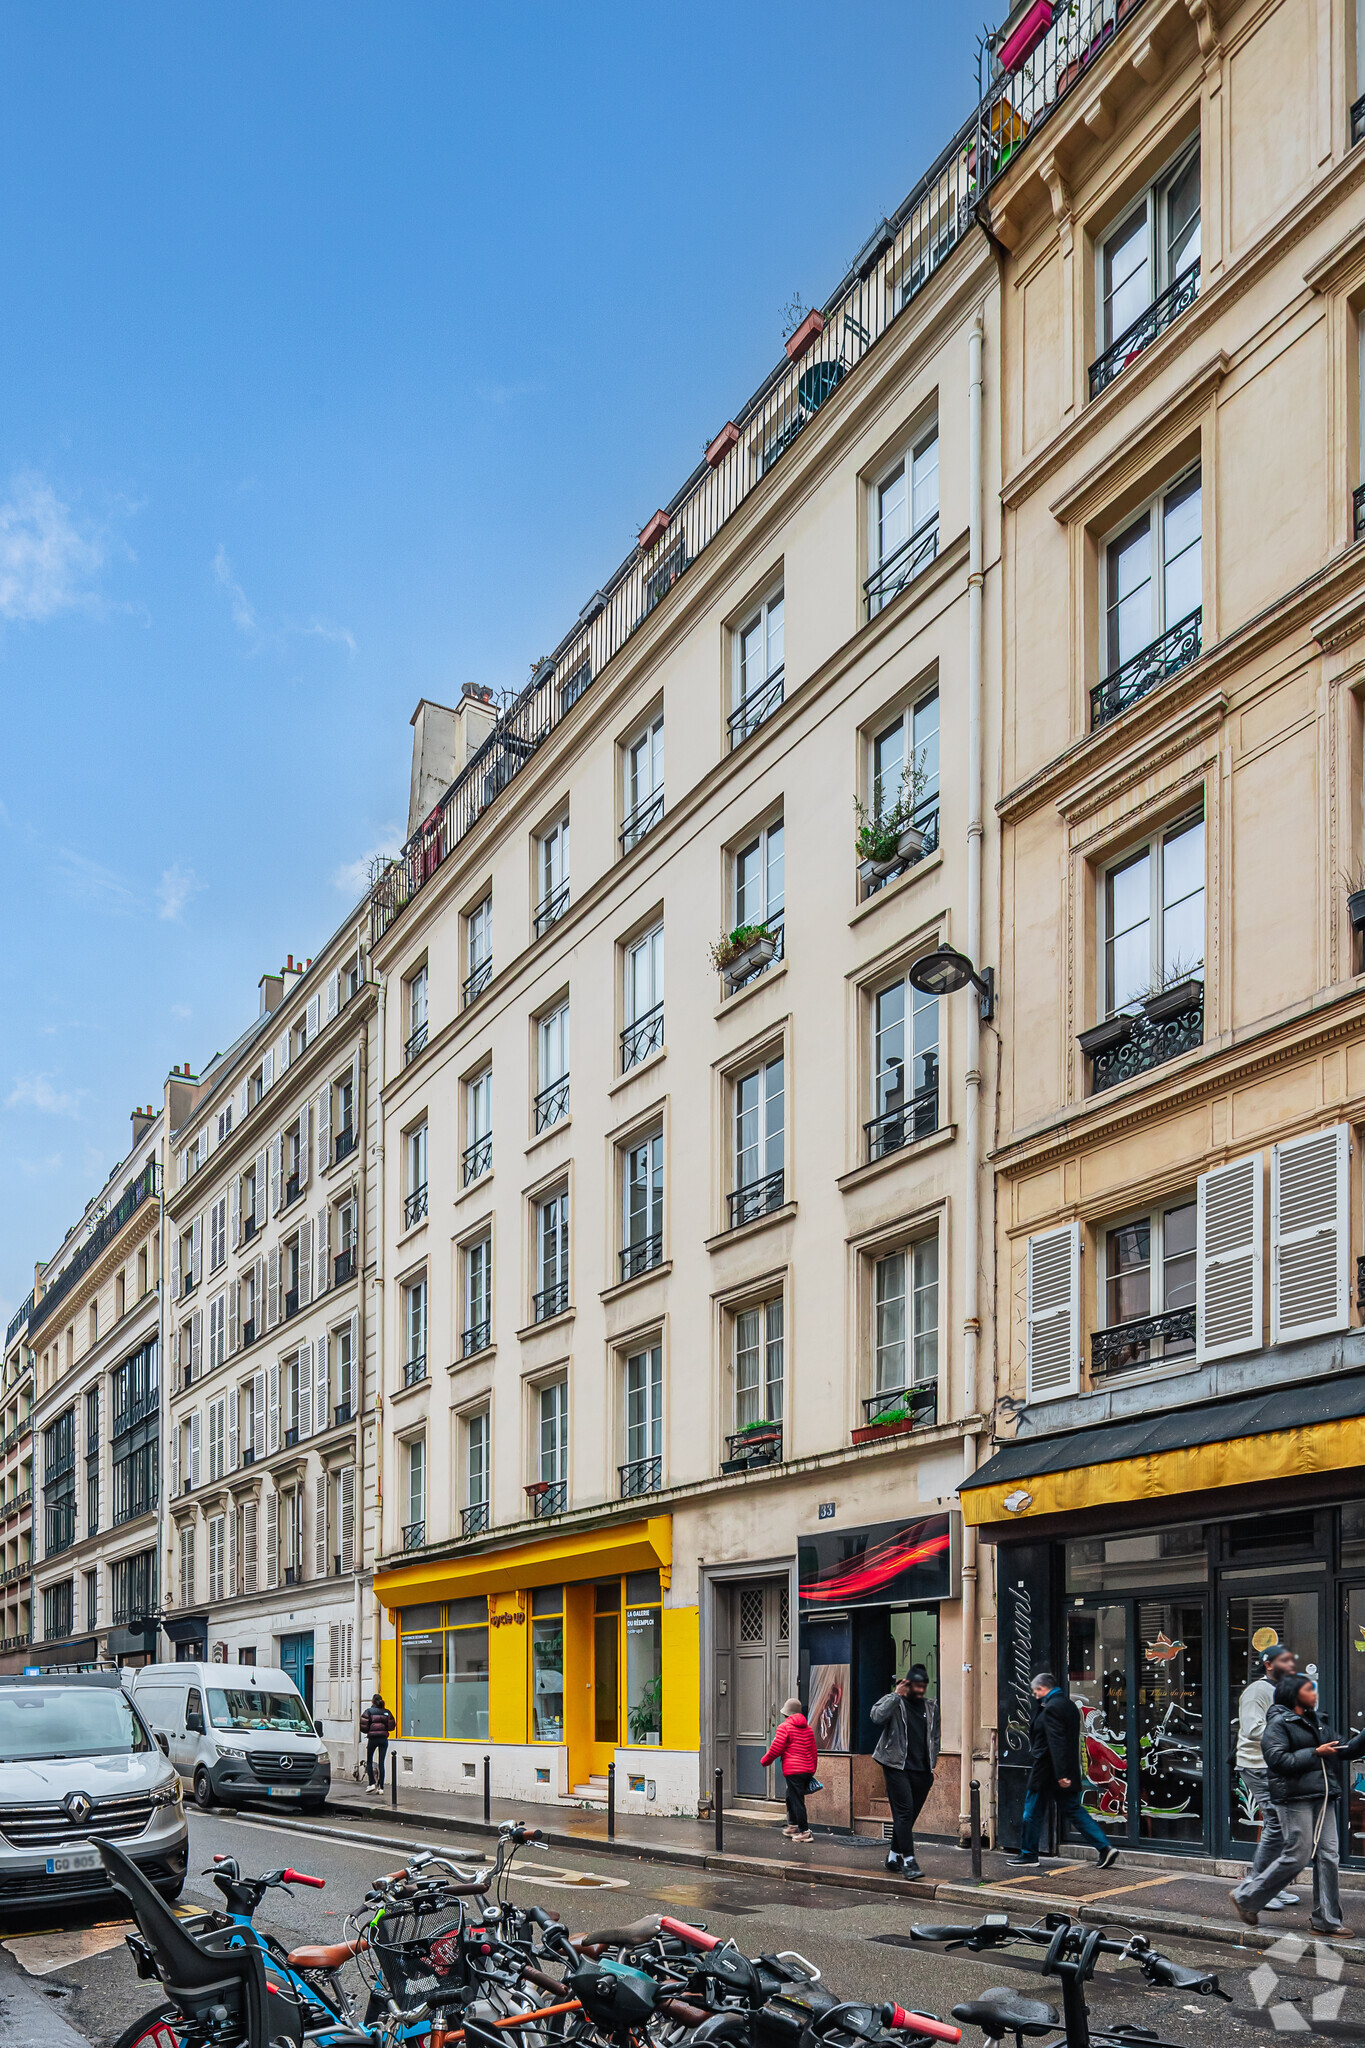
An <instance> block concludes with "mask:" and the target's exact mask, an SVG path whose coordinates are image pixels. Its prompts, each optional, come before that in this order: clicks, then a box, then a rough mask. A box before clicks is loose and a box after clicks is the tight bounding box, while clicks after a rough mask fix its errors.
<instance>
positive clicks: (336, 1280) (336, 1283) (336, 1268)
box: [332, 1245, 355, 1287]
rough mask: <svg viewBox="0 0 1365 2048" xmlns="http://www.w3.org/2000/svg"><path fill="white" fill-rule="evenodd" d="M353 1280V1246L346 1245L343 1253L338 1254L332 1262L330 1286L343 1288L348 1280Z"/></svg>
mask: <svg viewBox="0 0 1365 2048" xmlns="http://www.w3.org/2000/svg"><path fill="white" fill-rule="evenodd" d="M354 1279H355V1246H354V1245H348V1246H347V1247H346V1250H345V1251H344V1252H338V1253H337V1255H336V1257H335V1258H334V1259H333V1260H332V1285H333V1287H344V1286H345V1285H346V1282H347V1281H348V1280H354Z"/></svg>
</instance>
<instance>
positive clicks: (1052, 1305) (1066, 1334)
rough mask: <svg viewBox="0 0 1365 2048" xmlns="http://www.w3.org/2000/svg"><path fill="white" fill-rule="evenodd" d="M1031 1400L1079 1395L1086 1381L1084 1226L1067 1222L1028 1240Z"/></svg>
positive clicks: (1029, 1395)
mask: <svg viewBox="0 0 1365 2048" xmlns="http://www.w3.org/2000/svg"><path fill="white" fill-rule="evenodd" d="M1027 1346H1028V1350H1027V1356H1028V1399H1029V1400H1030V1401H1040V1400H1047V1399H1048V1398H1050V1397H1052V1396H1055V1395H1058V1394H1075V1393H1079V1391H1080V1384H1081V1226H1080V1224H1079V1223H1064V1224H1063V1225H1062V1226H1061V1228H1060V1229H1059V1230H1044V1231H1040V1232H1039V1234H1038V1235H1037V1237H1031V1238H1030V1239H1029V1241H1028V1337H1027Z"/></svg>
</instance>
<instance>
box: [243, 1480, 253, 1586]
mask: <svg viewBox="0 0 1365 2048" xmlns="http://www.w3.org/2000/svg"><path fill="white" fill-rule="evenodd" d="M255 1590H256V1503H255V1501H254V1500H248V1501H244V1502H243V1503H242V1591H243V1592H244V1593H254V1592H255Z"/></svg>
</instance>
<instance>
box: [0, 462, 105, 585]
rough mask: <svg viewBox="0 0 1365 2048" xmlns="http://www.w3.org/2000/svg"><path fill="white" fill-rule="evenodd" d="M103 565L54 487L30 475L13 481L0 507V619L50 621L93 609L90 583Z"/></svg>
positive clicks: (20, 473)
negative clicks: (66, 613) (82, 608)
mask: <svg viewBox="0 0 1365 2048" xmlns="http://www.w3.org/2000/svg"><path fill="white" fill-rule="evenodd" d="M103 561H104V552H103V549H102V548H101V547H100V544H99V542H98V541H97V540H95V539H94V538H92V536H91V535H90V534H88V533H82V532H81V530H80V529H79V527H78V526H77V525H76V522H75V521H74V519H73V518H72V516H71V510H70V507H69V506H67V505H64V504H63V503H62V501H61V499H60V498H59V497H58V496H57V494H56V492H55V491H54V490H53V489H52V486H51V485H50V484H48V483H46V482H45V481H44V480H43V478H42V477H41V476H38V475H36V474H35V473H34V472H32V471H30V470H20V471H18V472H17V473H16V474H15V475H14V476H13V477H11V479H10V485H9V495H8V496H7V497H6V498H5V499H4V501H3V502H0V616H3V617H4V618H7V619H50V618H52V617H53V616H54V615H55V614H56V613H57V612H63V611H70V610H71V609H72V608H73V607H76V606H80V605H85V604H89V603H90V601H91V592H90V589H89V583H90V580H91V578H92V577H93V576H94V574H95V572H96V570H98V569H99V568H100V567H101V565H102V564H103Z"/></svg>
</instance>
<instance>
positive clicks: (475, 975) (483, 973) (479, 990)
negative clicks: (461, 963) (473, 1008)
mask: <svg viewBox="0 0 1365 2048" xmlns="http://www.w3.org/2000/svg"><path fill="white" fill-rule="evenodd" d="M492 979H493V955H492V954H491V953H489V954H488V955H487V956H486V957H485V958H484V959H482V960H479V961H476V962H475V964H474V966H473V967H471V968H470V970H469V972H468V974H467V975H466V976H465V978H464V985H463V990H462V994H463V1000H464V1007H465V1009H468V1008H469V1005H470V1004H471V1003H472V1002H474V1001H475V1000H476V999H477V998H478V997H479V996H481V995H482V994H483V992H484V990H485V989H486V988H487V986H488V984H489V982H490V981H491V980H492Z"/></svg>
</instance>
